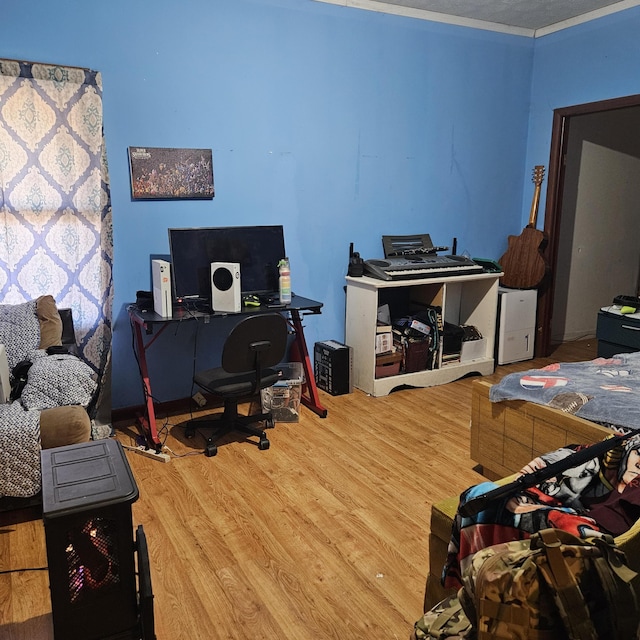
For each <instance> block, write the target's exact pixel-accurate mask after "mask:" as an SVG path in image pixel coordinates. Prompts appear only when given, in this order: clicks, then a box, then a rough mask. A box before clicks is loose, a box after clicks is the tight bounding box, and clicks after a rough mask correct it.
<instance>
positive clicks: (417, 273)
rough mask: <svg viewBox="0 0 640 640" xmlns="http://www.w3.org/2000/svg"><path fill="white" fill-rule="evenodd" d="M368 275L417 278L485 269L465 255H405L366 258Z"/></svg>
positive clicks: (365, 268) (394, 278)
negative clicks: (374, 258) (377, 258)
mask: <svg viewBox="0 0 640 640" xmlns="http://www.w3.org/2000/svg"><path fill="white" fill-rule="evenodd" d="M364 270H365V273H366V274H367V275H370V276H373V277H374V278H378V279H380V280H417V279H419V278H435V277H437V276H442V275H444V276H454V275H462V274H470V273H482V271H483V269H482V267H481V266H480V265H478V264H476V263H475V262H474V261H473V260H471V259H470V258H465V257H464V256H431V255H426V256H417V255H412V256H403V257H389V258H385V259H384V260H365V261H364Z"/></svg>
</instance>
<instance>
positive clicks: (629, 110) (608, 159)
mask: <svg viewBox="0 0 640 640" xmlns="http://www.w3.org/2000/svg"><path fill="white" fill-rule="evenodd" d="M548 176H549V182H548V187H547V198H546V211H545V223H544V231H545V234H546V236H547V238H548V242H547V245H546V247H545V249H544V257H545V261H546V264H547V265H548V273H547V276H546V277H545V279H544V280H543V282H542V284H541V285H540V287H539V299H538V314H537V336H536V338H537V339H536V348H535V355H536V356H537V357H543V356H548V355H549V354H550V352H551V349H552V346H553V345H555V344H557V343H558V342H564V341H570V340H575V339H578V338H580V337H590V336H593V335H594V334H595V325H596V318H597V312H598V309H599V308H600V307H602V306H605V305H606V304H610V303H611V301H612V299H613V297H614V296H615V295H617V294H620V293H625V294H635V293H636V292H637V288H638V279H639V268H640V267H639V264H640V249H639V247H640V224H638V222H637V220H638V217H639V213H638V210H637V204H636V203H637V202H638V201H639V198H640V95H635V96H627V97H624V98H616V99H613V100H605V101H601V102H595V103H589V104H584V105H576V106H573V107H567V108H564V109H557V110H555V111H554V116H553V131H552V138H551V152H550V160H549V172H548Z"/></svg>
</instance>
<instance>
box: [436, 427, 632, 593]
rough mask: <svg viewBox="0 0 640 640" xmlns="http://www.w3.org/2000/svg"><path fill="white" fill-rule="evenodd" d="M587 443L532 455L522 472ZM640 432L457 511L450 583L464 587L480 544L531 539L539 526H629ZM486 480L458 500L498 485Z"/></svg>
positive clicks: (583, 529)
mask: <svg viewBox="0 0 640 640" xmlns="http://www.w3.org/2000/svg"><path fill="white" fill-rule="evenodd" d="M584 446H585V445H570V446H568V447H564V448H562V449H558V450H556V451H552V452H550V453H548V454H545V455H543V456H540V457H539V458H536V459H535V460H532V461H531V462H530V463H529V464H528V465H526V467H525V468H524V469H523V470H522V471H521V473H529V472H531V471H533V470H535V469H537V468H540V467H541V466H545V465H548V464H551V463H553V462H556V461H557V460H560V459H562V458H565V457H566V456H568V455H571V454H572V453H574V452H575V451H577V450H580V449H582V448H583V447H584ZM638 474H640V436H635V437H633V438H631V439H630V440H627V441H626V442H625V443H624V444H623V445H621V446H620V447H617V448H616V449H614V450H612V451H610V452H608V453H607V454H605V455H604V456H603V457H602V458H601V459H598V458H594V459H593V460H591V461H589V462H588V463H586V464H584V465H581V466H579V467H575V468H573V469H568V470H567V471H565V472H564V473H562V474H561V475H559V476H558V477H556V478H551V479H550V480H547V481H545V482H543V483H541V484H540V485H538V486H537V487H533V488H531V489H526V490H524V491H521V492H519V493H517V494H515V495H513V496H512V497H508V498H506V499H503V500H497V501H495V502H493V503H492V504H490V505H489V506H488V508H486V509H484V510H483V511H481V512H480V513H478V514H477V515H475V516H473V517H463V516H461V515H460V512H459V511H458V513H457V514H456V516H455V519H454V523H453V531H452V535H451V540H450V543H449V551H448V557H447V562H446V564H445V567H444V569H443V573H442V583H443V585H444V586H445V587H446V588H456V589H457V588H460V587H461V586H462V582H461V576H462V574H463V573H464V571H465V569H466V568H467V567H468V566H469V564H470V562H471V560H472V558H473V556H474V554H475V553H476V552H477V551H479V550H480V549H484V548H486V547H488V546H492V545H494V544H498V543H501V542H509V541H512V540H523V539H526V538H529V537H530V536H531V534H532V533H534V532H536V531H540V530H541V529H547V528H551V527H552V528H556V529H563V530H565V531H569V532H570V533H572V534H574V535H576V536H578V537H581V538H586V537H590V536H598V535H602V534H603V533H609V534H612V535H614V536H616V535H620V534H621V533H623V532H624V531H626V530H627V529H628V528H629V527H630V526H631V525H632V524H633V523H634V522H635V521H636V520H637V519H638V518H639V517H640V476H639V475H638ZM495 486H496V485H495V484H493V483H489V482H485V483H482V484H480V485H476V486H474V487H470V488H469V489H467V490H466V491H464V492H463V493H462V495H461V496H460V504H461V505H462V504H464V503H465V502H466V501H468V500H470V499H471V498H473V497H475V496H478V495H481V494H484V493H486V492H487V491H488V490H490V489H492V488H495Z"/></svg>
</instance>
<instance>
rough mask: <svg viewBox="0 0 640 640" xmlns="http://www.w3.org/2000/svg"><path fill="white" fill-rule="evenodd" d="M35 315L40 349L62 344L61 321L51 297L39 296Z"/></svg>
mask: <svg viewBox="0 0 640 640" xmlns="http://www.w3.org/2000/svg"><path fill="white" fill-rule="evenodd" d="M36 313H37V315H38V320H39V322H40V346H39V348H40V349H48V348H49V347H53V346H56V345H61V344H62V319H61V318H60V314H59V313H58V307H57V305H56V301H55V300H54V299H53V296H40V297H39V298H37V300H36Z"/></svg>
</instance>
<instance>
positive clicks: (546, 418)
mask: <svg viewBox="0 0 640 640" xmlns="http://www.w3.org/2000/svg"><path fill="white" fill-rule="evenodd" d="M576 365H580V366H576ZM636 369H638V370H639V371H640V353H637V354H621V355H619V356H615V357H614V358H609V359H606V360H605V359H603V358H596V359H595V360H592V361H588V362H585V363H574V364H572V365H571V366H568V365H564V364H559V365H550V367H545V368H544V369H542V370H535V371H534V370H530V371H525V372H522V373H516V374H509V375H508V376H505V378H503V380H501V381H500V382H499V383H497V384H492V383H491V382H488V381H487V380H484V379H481V378H478V379H475V380H473V382H472V385H471V387H472V400H471V459H472V460H474V461H476V462H477V463H478V464H479V465H481V467H482V469H481V471H482V473H483V474H484V475H485V476H486V477H487V478H489V479H490V480H497V481H498V482H499V483H503V482H506V481H508V480H509V479H512V478H509V477H508V476H512V474H514V473H516V472H517V471H519V470H520V469H522V467H523V466H524V465H526V464H527V463H528V462H530V461H531V460H533V459H534V458H536V457H537V456H539V455H540V454H543V453H548V452H550V451H554V450H556V449H559V448H561V447H563V446H565V445H567V444H591V443H594V442H598V441H599V440H602V439H603V438H604V437H606V436H607V435H610V434H611V428H610V426H611V425H612V424H615V425H616V426H622V427H633V426H635V427H638V428H640V422H638V421H637V420H639V419H640V418H638V415H637V414H638V413H639V412H640V402H638V394H640V376H639V375H636V373H635V370H636ZM581 370H582V371H581ZM583 373H584V375H585V376H586V377H587V378H589V377H590V378H591V382H590V383H589V385H590V386H589V385H587V386H585V385H584V384H583V383H582V382H581V381H580V378H581V376H582V374H583ZM620 374H622V375H620ZM510 376H512V377H510ZM554 376H557V377H560V378H567V381H566V383H565V382H564V380H562V381H561V382H559V383H554V381H553V380H547V382H546V383H545V382H544V381H543V380H542V379H541V377H543V378H553V377H554ZM594 376H595V387H594V384H593V383H594ZM523 379H524V384H521V380H523ZM505 380H506V382H504V384H503V381H505ZM512 383H515V384H512ZM545 384H546V387H545ZM576 386H577V387H578V388H579V390H577V391H576ZM527 387H529V388H527ZM592 387H594V388H592ZM601 387H605V388H601ZM615 388H617V389H618V390H614V389H615ZM541 391H542V392H541ZM569 394H570V395H569ZM575 394H582V395H583V396H585V397H584V398H583V399H582V400H580V399H577V398H576V397H575ZM614 394H616V395H615V402H613V400H614V398H610V396H612V395H614ZM504 395H508V396H515V395H518V396H520V397H519V398H516V397H509V398H508V399H504V400H500V401H498V402H492V401H491V397H492V396H493V397H494V398H497V397H502V396H504ZM589 396H592V397H589ZM596 396H597V398H596ZM608 397H609V399H608V400H607V398H608ZM525 398H526V399H525ZM587 398H588V402H585V400H587ZM595 399H597V400H598V402H595V403H593V404H592V405H591V407H588V405H589V403H590V402H592V401H593V400H595ZM620 403H622V404H623V405H624V404H626V406H622V408H621V410H620V411H619V413H617V414H616V413H615V411H614V410H613V409H612V407H616V406H619V405H620ZM559 407H563V408H559ZM563 409H564V410H563ZM570 411H575V413H571V412H570ZM579 414H580V415H579ZM584 415H588V416H589V417H590V419H586V418H585V417H583V416H584ZM592 418H594V419H596V418H597V419H598V420H603V418H611V419H610V420H603V422H605V424H600V423H599V422H594V421H593V419H592ZM621 423H622V424H621ZM457 506H458V495H454V496H451V497H449V498H447V499H445V500H442V501H441V502H439V503H437V504H434V505H432V509H431V522H430V534H429V574H428V576H427V584H426V589H425V601H424V610H425V611H428V610H429V609H430V608H431V607H433V606H434V605H435V604H436V603H437V602H439V601H441V600H442V599H443V598H444V597H446V596H448V595H452V594H453V593H455V592H454V591H451V590H446V589H444V588H443V587H442V585H441V584H440V573H441V571H442V567H443V566H444V563H445V561H446V558H447V545H448V543H449V539H450V536H451V529H452V524H453V517H454V515H455V513H456V509H457ZM639 533H640V522H639V523H637V524H636V525H634V526H633V527H632V528H631V529H630V530H629V531H628V532H627V533H625V534H623V535H622V536H619V537H618V538H616V542H617V543H618V545H619V546H620V548H622V549H623V550H624V551H625V553H626V554H627V558H628V559H629V561H630V563H631V565H632V567H633V568H634V570H636V571H640V535H638V534H639ZM639 587H640V585H639Z"/></svg>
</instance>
